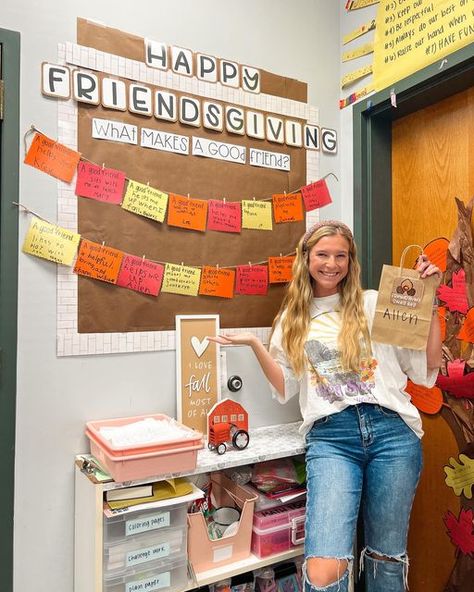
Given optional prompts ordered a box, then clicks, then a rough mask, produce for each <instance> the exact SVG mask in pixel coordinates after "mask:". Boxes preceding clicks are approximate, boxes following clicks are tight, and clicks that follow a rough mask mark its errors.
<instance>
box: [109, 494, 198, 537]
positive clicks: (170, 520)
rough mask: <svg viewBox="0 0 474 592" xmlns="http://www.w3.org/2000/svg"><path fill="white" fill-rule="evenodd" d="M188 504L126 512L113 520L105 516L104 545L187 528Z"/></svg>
mask: <svg viewBox="0 0 474 592" xmlns="http://www.w3.org/2000/svg"><path fill="white" fill-rule="evenodd" d="M186 505H187V504H186V503H181V504H174V505H172V501H171V500H170V505H167V506H164V507H159V508H150V509H148V510H140V511H137V512H126V513H124V514H119V515H117V516H114V517H112V518H107V517H105V516H104V544H105V545H107V544H111V543H118V542H120V541H122V540H123V539H124V538H128V537H132V536H133V537H135V536H137V535H140V534H145V533H150V532H156V531H158V530H162V529H164V528H181V527H185V526H186Z"/></svg>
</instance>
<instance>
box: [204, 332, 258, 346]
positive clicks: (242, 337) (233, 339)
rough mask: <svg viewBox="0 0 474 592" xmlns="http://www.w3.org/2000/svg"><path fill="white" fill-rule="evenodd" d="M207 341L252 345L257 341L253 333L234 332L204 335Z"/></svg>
mask: <svg viewBox="0 0 474 592" xmlns="http://www.w3.org/2000/svg"><path fill="white" fill-rule="evenodd" d="M206 339H208V340H209V341H214V342H215V343H220V344H221V345H253V344H255V343H257V342H258V341H259V339H258V337H257V336H256V335H254V334H253V333H235V334H234V335H214V336H208V337H206Z"/></svg>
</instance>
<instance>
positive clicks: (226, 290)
mask: <svg viewBox="0 0 474 592" xmlns="http://www.w3.org/2000/svg"><path fill="white" fill-rule="evenodd" d="M234 279H235V271H234V270H232V269H222V268H220V267H208V266H206V267H203V269H202V275H201V285H200V287H199V294H201V295H202V296H220V297H221V298H232V297H233V296H234Z"/></svg>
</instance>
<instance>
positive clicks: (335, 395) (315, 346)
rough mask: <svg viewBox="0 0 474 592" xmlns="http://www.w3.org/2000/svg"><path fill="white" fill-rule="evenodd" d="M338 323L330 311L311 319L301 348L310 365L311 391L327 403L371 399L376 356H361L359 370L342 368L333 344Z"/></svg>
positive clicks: (339, 357) (334, 343)
mask: <svg viewBox="0 0 474 592" xmlns="http://www.w3.org/2000/svg"><path fill="white" fill-rule="evenodd" d="M340 324H341V321H340V315H339V313H338V312H334V311H331V312H326V313H323V314H321V315H319V316H317V317H315V318H314V319H312V321H311V328H310V332H309V340H308V341H307V342H306V344H305V351H306V355H307V357H308V361H309V363H310V366H311V368H310V372H311V383H312V386H313V388H314V394H315V396H317V397H321V398H322V399H324V400H325V401H327V402H328V403H334V402H336V401H337V402H341V401H345V402H346V403H349V404H355V403H374V402H376V399H375V397H374V395H373V391H374V389H375V376H374V375H375V368H376V366H377V360H375V358H370V359H363V360H362V363H361V367H360V371H359V372H354V371H353V370H345V369H344V368H343V366H342V363H341V354H340V352H339V350H338V348H337V336H338V334H339V329H340ZM316 337H317V338H316Z"/></svg>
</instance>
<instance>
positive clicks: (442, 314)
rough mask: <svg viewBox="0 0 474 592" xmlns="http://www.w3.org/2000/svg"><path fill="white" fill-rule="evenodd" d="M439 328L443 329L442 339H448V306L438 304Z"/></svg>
mask: <svg viewBox="0 0 474 592" xmlns="http://www.w3.org/2000/svg"><path fill="white" fill-rule="evenodd" d="M438 318H439V328H440V330H441V341H444V340H445V339H446V307H445V306H438Z"/></svg>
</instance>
